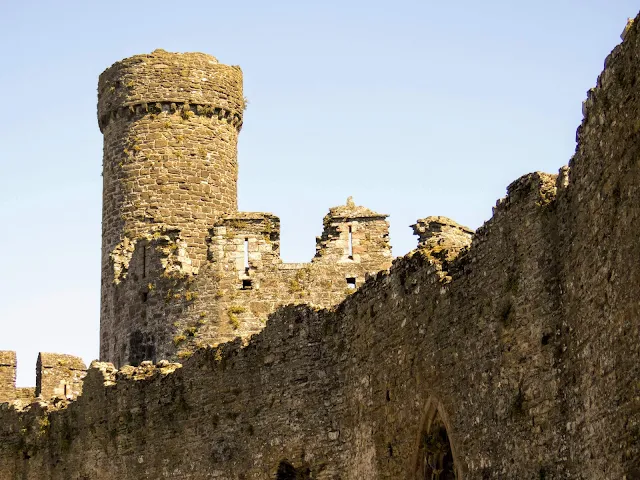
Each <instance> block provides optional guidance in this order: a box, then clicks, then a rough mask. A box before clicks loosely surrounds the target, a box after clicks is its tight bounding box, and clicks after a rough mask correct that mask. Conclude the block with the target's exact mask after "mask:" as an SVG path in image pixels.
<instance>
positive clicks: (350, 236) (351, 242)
mask: <svg viewBox="0 0 640 480" xmlns="http://www.w3.org/2000/svg"><path fill="white" fill-rule="evenodd" d="M349 258H350V259H351V260H353V231H352V230H351V225H349Z"/></svg>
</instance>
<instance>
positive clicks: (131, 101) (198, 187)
mask: <svg viewBox="0 0 640 480" xmlns="http://www.w3.org/2000/svg"><path fill="white" fill-rule="evenodd" d="M244 105H245V100H244V97H243V93H242V72H241V70H240V68H239V67H234V66H228V65H223V64H221V63H218V61H217V60H216V59H215V58H214V57H212V56H210V55H205V54H202V53H184V54H178V53H169V52H165V51H164V50H156V51H154V52H152V53H151V54H149V55H137V56H134V57H131V58H128V59H125V60H122V61H121V62H117V63H115V64H114V65H112V66H111V67H110V68H109V69H107V70H106V71H105V72H104V73H102V75H100V80H99V84H98V122H99V126H100V130H101V131H102V133H103V134H104V160H103V215H102V302H101V303H102V307H101V348H100V356H101V358H102V359H104V360H109V361H113V360H114V357H115V348H116V347H115V344H114V341H113V338H114V337H116V336H118V335H120V337H123V336H124V337H126V336H128V335H129V334H130V332H129V330H130V326H125V325H124V324H127V323H129V324H130V323H131V322H130V321H128V320H126V319H118V318H116V317H117V316H118V315H122V312H126V311H128V310H129V309H133V310H136V309H139V308H138V307H139V305H137V303H139V302H140V295H139V294H138V295H136V296H134V297H132V299H131V301H132V302H133V303H136V305H128V304H123V302H125V303H126V301H125V299H124V296H125V295H123V294H122V292H120V293H118V292H116V290H117V289H118V285H117V284H118V283H119V282H120V281H122V279H123V278H125V277H126V275H127V273H128V272H127V269H128V266H129V262H130V260H131V257H132V256H133V252H134V250H135V248H136V244H137V243H138V242H140V241H141V239H147V240H148V239H149V238H150V237H152V236H153V235H159V234H164V233H165V232H166V231H168V230H170V231H173V232H177V235H178V237H179V239H178V241H179V242H180V244H181V245H183V246H184V248H185V251H184V255H183V257H184V258H188V262H187V263H188V264H189V269H190V270H189V272H190V273H193V272H196V271H197V270H198V268H199V267H200V266H201V265H202V264H203V262H205V261H206V258H207V245H206V237H207V235H208V230H209V228H210V227H211V226H212V225H213V224H214V221H215V219H216V218H217V217H218V216H219V215H221V214H223V213H231V212H234V211H236V210H237V148H236V145H237V139H238V133H239V131H240V127H241V125H242V114H243V110H244ZM151 253H153V252H151ZM143 256H144V255H143ZM143 262H144V259H143ZM142 268H143V270H144V269H145V266H144V265H143V267H142ZM118 302H119V303H120V307H119V311H116V308H115V304H116V303H118ZM136 320H141V319H136Z"/></svg>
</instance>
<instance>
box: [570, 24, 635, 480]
mask: <svg viewBox="0 0 640 480" xmlns="http://www.w3.org/2000/svg"><path fill="white" fill-rule="evenodd" d="M639 21H640V20H639V18H636V19H635V22H633V23H630V24H629V27H631V28H628V29H625V32H626V35H625V40H624V42H623V43H622V44H620V45H618V46H617V47H616V48H615V49H614V50H613V51H612V52H611V54H610V55H609V56H608V57H607V59H606V60H605V69H604V71H603V72H602V74H601V75H600V76H599V77H598V80H597V83H596V86H595V88H593V89H591V90H590V91H589V92H588V96H587V100H586V101H585V102H584V105H583V113H584V120H583V122H582V125H581V126H580V128H579V129H578V132H577V140H578V147H577V149H576V153H575V155H574V157H573V158H572V159H571V162H570V163H569V166H570V171H569V175H568V181H569V188H567V190H566V198H565V199H564V201H563V212H562V213H563V215H562V218H563V222H562V224H561V227H562V237H563V238H564V240H565V245H564V249H563V254H564V255H565V256H566V257H567V258H568V259H570V260H569V261H567V262H566V264H565V269H564V270H563V275H564V282H563V289H564V295H563V297H564V298H563V302H562V308H563V314H564V317H565V318H566V319H567V321H566V322H565V323H564V324H563V328H562V336H563V338H564V341H563V345H562V348H563V350H564V349H566V352H565V355H566V358H567V361H566V363H565V364H564V365H563V369H564V385H563V387H564V391H565V392H566V394H567V405H566V408H567V410H568V411H571V412H572V413H573V415H572V416H573V418H572V420H571V421H570V422H566V425H565V432H564V434H565V435H570V436H571V437H572V439H574V440H575V441H573V442H571V443H570V445H568V447H567V451H566V455H567V456H569V457H570V458H572V459H574V460H575V464H576V475H582V476H583V477H584V478H625V477H626V478H629V479H630V478H640V382H638V379H640V370H639V367H638V365H639V362H638V360H639V354H640V344H639V342H638V339H639V338H640V322H639V320H638V319H639V318H640V304H639V303H638V295H639V291H638V285H640V265H639V264H638V258H640V240H639V238H640V237H639V236H638V232H640V190H639V185H640V169H639V163H638V162H639V159H640V109H639V107H638V105H640V103H639V102H640V89H639V88H640V87H639V86H640V82H639V80H640V78H639V77H640V71H639V69H638V58H639V57H640V35H639V32H638V23H639ZM569 320H571V321H569Z"/></svg>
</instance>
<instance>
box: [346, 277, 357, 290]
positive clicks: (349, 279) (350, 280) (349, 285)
mask: <svg viewBox="0 0 640 480" xmlns="http://www.w3.org/2000/svg"><path fill="white" fill-rule="evenodd" d="M347 288H356V277H347Z"/></svg>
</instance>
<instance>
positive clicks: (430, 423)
mask: <svg viewBox="0 0 640 480" xmlns="http://www.w3.org/2000/svg"><path fill="white" fill-rule="evenodd" d="M448 425H449V422H448V419H447V417H446V414H445V413H444V411H443V410H442V406H441V405H439V403H437V402H435V401H433V400H430V401H429V402H428V407H427V413H426V415H425V417H424V420H423V422H422V428H421V430H420V434H419V438H418V445H417V458H416V463H415V465H416V467H415V476H414V478H415V480H462V476H461V474H460V467H459V465H457V464H456V462H455V460H454V457H455V455H454V450H453V448H452V445H451V441H450V439H449V434H448V432H447V430H448V428H447V426H448Z"/></svg>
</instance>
